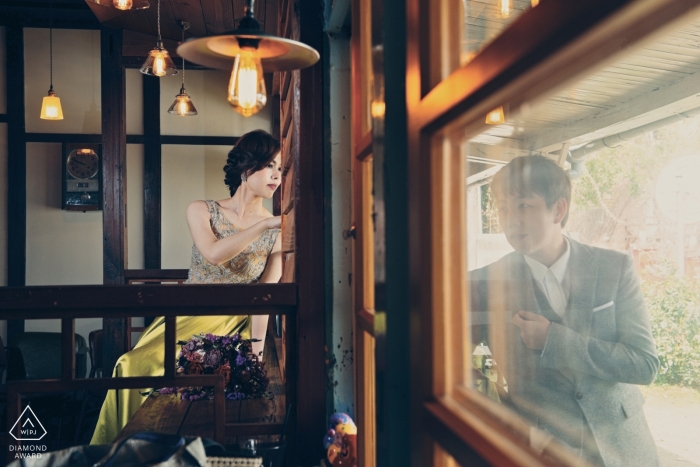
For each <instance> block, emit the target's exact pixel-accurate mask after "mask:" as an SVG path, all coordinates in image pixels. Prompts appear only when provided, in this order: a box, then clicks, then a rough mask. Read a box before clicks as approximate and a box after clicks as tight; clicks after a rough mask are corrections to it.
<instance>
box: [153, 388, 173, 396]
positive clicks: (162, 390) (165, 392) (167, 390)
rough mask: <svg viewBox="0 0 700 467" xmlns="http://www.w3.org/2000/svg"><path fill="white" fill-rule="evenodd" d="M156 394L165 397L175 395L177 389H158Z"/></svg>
mask: <svg viewBox="0 0 700 467" xmlns="http://www.w3.org/2000/svg"><path fill="white" fill-rule="evenodd" d="M158 392H159V393H161V394H166V395H168V394H175V393H176V392H177V389H176V388H160V389H159V390H158Z"/></svg>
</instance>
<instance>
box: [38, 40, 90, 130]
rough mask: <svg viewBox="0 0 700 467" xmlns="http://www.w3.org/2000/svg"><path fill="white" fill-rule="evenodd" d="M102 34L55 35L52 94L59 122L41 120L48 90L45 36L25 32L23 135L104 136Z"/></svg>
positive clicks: (47, 45)
mask: <svg viewBox="0 0 700 467" xmlns="http://www.w3.org/2000/svg"><path fill="white" fill-rule="evenodd" d="M100 82H101V80H100V31H88V30H74V29H54V30H53V88H54V91H56V96H58V97H59V98H60V99H61V107H62V108H63V117H64V118H63V120H58V121H51V120H41V119H40V118H39V114H40V113H41V102H42V99H43V98H44V96H46V95H47V92H48V90H49V84H50V79H49V30H48V29H33V28H25V29H24V105H25V115H26V129H27V130H26V131H27V133H89V134H99V133H101V132H102V113H101V97H100V89H101V88H100Z"/></svg>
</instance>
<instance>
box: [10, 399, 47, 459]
mask: <svg viewBox="0 0 700 467" xmlns="http://www.w3.org/2000/svg"><path fill="white" fill-rule="evenodd" d="M18 427H19V435H17V434H16V433H17V431H18V430H17V428H18ZM10 434H11V435H12V437H13V438H14V439H16V440H17V441H39V440H41V438H43V437H44V436H46V429H45V428H44V425H42V424H41V422H40V421H39V419H38V418H37V416H36V414H34V411H33V410H32V408H31V407H30V406H27V408H25V409H24V411H23V412H22V415H20V416H19V418H18V419H17V421H16V422H15V424H14V425H12V429H11V430H10ZM8 448H9V450H10V451H16V453H15V459H22V458H30V457H31V458H40V457H41V453H42V452H46V445H37V444H23V445H20V446H14V445H10V446H8Z"/></svg>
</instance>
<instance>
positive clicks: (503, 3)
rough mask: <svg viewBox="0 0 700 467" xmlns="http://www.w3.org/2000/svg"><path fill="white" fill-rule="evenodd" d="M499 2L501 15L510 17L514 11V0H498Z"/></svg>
mask: <svg viewBox="0 0 700 467" xmlns="http://www.w3.org/2000/svg"><path fill="white" fill-rule="evenodd" d="M498 3H499V10H500V11H499V13H500V14H499V16H500V17H501V18H508V17H509V16H510V14H511V13H512V12H513V0H498Z"/></svg>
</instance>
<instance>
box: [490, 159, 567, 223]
mask: <svg viewBox="0 0 700 467" xmlns="http://www.w3.org/2000/svg"><path fill="white" fill-rule="evenodd" d="M491 192H492V193H493V195H494V197H496V198H498V196H499V195H500V194H504V195H513V196H518V195H520V196H531V195H532V194H533V193H534V194H537V195H539V196H541V197H543V198H544V200H545V203H546V204H547V208H548V209H552V206H554V203H556V202H557V201H559V199H561V198H564V199H565V200H566V204H567V206H568V207H571V179H569V176H568V175H567V173H566V172H564V169H562V168H561V167H560V166H559V165H557V163H556V162H554V161H553V160H552V159H548V158H546V157H543V156H521V157H516V158H515V159H513V160H512V161H510V162H508V163H507V164H506V165H504V166H503V168H502V169H501V170H499V171H498V172H497V173H496V175H494V177H493V180H492V181H491ZM568 219H569V209H567V211H566V215H565V216H564V218H563V219H562V221H561V226H562V227H564V226H565V225H566V221H567V220H568Z"/></svg>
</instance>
